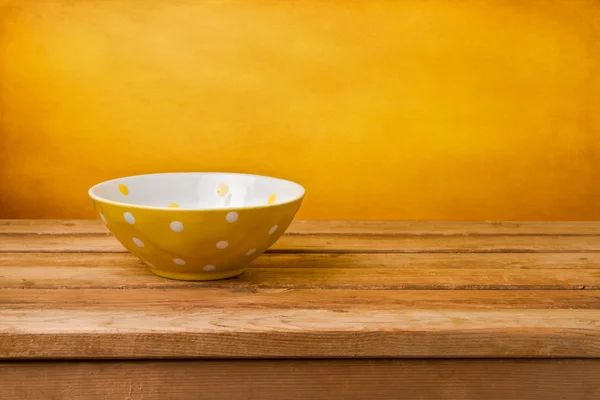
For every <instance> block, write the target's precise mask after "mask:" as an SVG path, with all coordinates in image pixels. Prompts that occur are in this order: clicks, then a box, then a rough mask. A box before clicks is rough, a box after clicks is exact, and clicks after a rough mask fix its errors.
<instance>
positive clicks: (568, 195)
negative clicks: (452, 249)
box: [0, 0, 600, 219]
mask: <svg viewBox="0 0 600 400" xmlns="http://www.w3.org/2000/svg"><path fill="white" fill-rule="evenodd" d="M0 24H1V26H0V29H1V30H0V112H1V115H0V116H1V118H0V217H65V218H67V217H68V218H76V217H94V213H93V212H92V207H91V203H90V201H89V200H88V198H87V193H86V192H87V189H88V187H89V186H91V185H93V184H94V183H96V182H99V181H102V180H105V179H109V178H114V177H119V176H124V175H132V174H139V173H146V172H156V171H240V172H252V173H258V174H267V175H275V176H279V177H283V178H288V179H293V180H295V181H298V182H299V183H302V184H303V185H304V186H305V187H306V188H307V190H308V194H307V198H306V201H305V203H304V205H303V209H302V210H301V213H300V215H299V218H402V219H404V218H409V219H599V218H600V201H599V195H600V187H599V185H598V183H599V182H600V111H599V110H600V99H599V97H600V77H599V73H600V39H599V37H600V2H598V1H593V0H589V1H577V0H562V1H560V0H556V1H532V0H526V1H517V0H514V1H508V0H495V1H494V0H489V1H466V0H465V1H448V0H428V1H425V0H424V1H378V0H374V1H350V0H337V1H334V0H330V1H310V0H305V1H275V0H265V1H258V0H246V1H217V0H215V1H208V0H206V1H183V0H160V1H158V0H156V1H145V2H144V1H137V0H114V1H109V0H84V1H67V0H54V1H50V0H38V1H33V0H32V1H0Z"/></svg>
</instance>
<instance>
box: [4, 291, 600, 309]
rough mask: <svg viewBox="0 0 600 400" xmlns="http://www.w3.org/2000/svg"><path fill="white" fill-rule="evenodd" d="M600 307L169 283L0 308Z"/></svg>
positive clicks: (562, 301)
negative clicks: (165, 286)
mask: <svg viewBox="0 0 600 400" xmlns="http://www.w3.org/2000/svg"><path fill="white" fill-rule="evenodd" d="M206 308H210V309H222V310H234V309H242V310H243V309H246V310H256V312H257V313H259V312H260V311H261V310H264V309H280V310H286V309H294V308H297V309H306V310H309V309H312V310H332V311H337V312H346V311H348V310H351V309H352V310H365V311H369V310H380V309H386V310H392V309H393V310H405V309H411V308H412V309H436V310H445V309H461V310H502V309H507V310H513V309H522V310H526V309H532V310H533V309H600V291H596V290H573V291H565V290H511V291H502V292H501V291H497V290H464V291H461V292H458V291H455V290H401V291H389V290H363V289H328V290H323V289H269V288H255V289H252V290H240V288H221V289H219V288H217V289H215V288H206V287H203V288H192V289H181V288H169V289H139V290H122V289H81V290H78V289H31V290H0V309H1V310H9V309H10V310H55V309H56V310H88V311H107V310H129V311H134V310H139V311H148V310H153V311H160V312H164V311H175V312H177V311H180V310H194V309H206Z"/></svg>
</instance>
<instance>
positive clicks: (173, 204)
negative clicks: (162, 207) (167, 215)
mask: <svg viewBox="0 0 600 400" xmlns="http://www.w3.org/2000/svg"><path fill="white" fill-rule="evenodd" d="M168 207H169V208H179V204H177V203H171V204H169V205H168Z"/></svg>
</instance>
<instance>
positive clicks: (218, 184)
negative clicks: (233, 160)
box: [90, 172, 304, 209]
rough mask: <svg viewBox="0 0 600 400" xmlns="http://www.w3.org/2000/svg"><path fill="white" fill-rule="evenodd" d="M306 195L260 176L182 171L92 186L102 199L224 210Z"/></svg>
mask: <svg viewBox="0 0 600 400" xmlns="http://www.w3.org/2000/svg"><path fill="white" fill-rule="evenodd" d="M303 195H304V188H303V187H302V186H300V185H298V184H297V183H294V182H290V181H286V180H283V179H277V178H271V177H267V176H260V175H248V174H235V173H217V172H178V173H163V174H149V175H139V176H130V177H126V178H119V179H114V180H111V181H106V182H102V183H99V184H98V185H96V186H94V187H92V188H91V189H90V196H92V197H93V198H96V199H98V200H107V201H112V202H117V203H124V204H132V205H138V206H144V207H159V208H167V207H169V205H171V206H176V207H178V208H184V209H185V208H187V209H221V208H235V207H256V206H268V205H273V204H281V203H288V202H290V201H294V200H296V199H298V198H300V197H302V196H303Z"/></svg>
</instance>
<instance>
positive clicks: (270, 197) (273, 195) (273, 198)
mask: <svg viewBox="0 0 600 400" xmlns="http://www.w3.org/2000/svg"><path fill="white" fill-rule="evenodd" d="M275 200H277V195H276V194H275V193H273V194H272V195H270V196H269V200H267V203H269V204H275Z"/></svg>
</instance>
